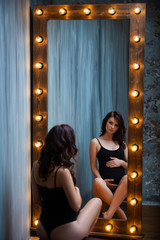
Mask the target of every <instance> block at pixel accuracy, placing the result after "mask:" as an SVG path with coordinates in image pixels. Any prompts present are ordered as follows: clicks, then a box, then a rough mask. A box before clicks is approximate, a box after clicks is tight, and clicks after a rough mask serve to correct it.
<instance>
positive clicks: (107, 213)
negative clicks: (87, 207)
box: [102, 211, 112, 219]
mask: <svg viewBox="0 0 160 240" xmlns="http://www.w3.org/2000/svg"><path fill="white" fill-rule="evenodd" d="M102 214H103V218H105V219H111V218H112V215H111V214H109V212H108V211H106V212H103V213H102Z"/></svg>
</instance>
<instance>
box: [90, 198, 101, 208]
mask: <svg viewBox="0 0 160 240" xmlns="http://www.w3.org/2000/svg"><path fill="white" fill-rule="evenodd" d="M92 201H93V202H94V205H95V206H96V207H97V208H101V207H102V200H101V199H100V198H97V197H95V198H92Z"/></svg>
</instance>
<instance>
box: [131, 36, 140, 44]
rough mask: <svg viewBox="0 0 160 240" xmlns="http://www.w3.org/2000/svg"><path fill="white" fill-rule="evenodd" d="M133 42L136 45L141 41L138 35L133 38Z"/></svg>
mask: <svg viewBox="0 0 160 240" xmlns="http://www.w3.org/2000/svg"><path fill="white" fill-rule="evenodd" d="M133 41H135V42H136V43H137V42H140V41H141V37H140V36H138V35H136V36H134V37H133Z"/></svg>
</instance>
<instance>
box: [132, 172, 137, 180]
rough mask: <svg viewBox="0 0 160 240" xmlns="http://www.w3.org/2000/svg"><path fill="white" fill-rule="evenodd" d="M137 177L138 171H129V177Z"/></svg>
mask: <svg viewBox="0 0 160 240" xmlns="http://www.w3.org/2000/svg"><path fill="white" fill-rule="evenodd" d="M136 177H138V173H137V172H136V171H133V172H131V178H133V179H134V178H136Z"/></svg>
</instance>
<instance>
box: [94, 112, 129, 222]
mask: <svg viewBox="0 0 160 240" xmlns="http://www.w3.org/2000/svg"><path fill="white" fill-rule="evenodd" d="M125 133H126V129H125V126H124V120H123V118H122V116H121V114H120V113H118V112H116V111H115V112H110V113H108V114H107V115H106V116H105V118H104V119H103V122H102V127H101V135H100V137H98V138H93V139H92V140H91V142H90V164H91V170H92V173H93V175H94V176H95V179H94V182H93V188H92V192H93V195H94V196H95V197H99V198H101V199H102V200H103V201H104V202H106V203H107V204H108V205H109V208H108V210H107V211H106V212H104V213H103V217H104V218H107V219H110V218H112V217H113V215H114V213H115V212H117V214H118V216H119V218H120V219H124V220H126V219H127V217H126V215H125V213H124V211H123V210H122V209H121V208H120V205H121V203H122V201H123V200H124V199H125V198H126V196H127V175H126V172H125V170H126V169H127V167H128V148H127V145H126V143H125ZM97 159H98V162H99V169H98V168H97Z"/></svg>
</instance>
